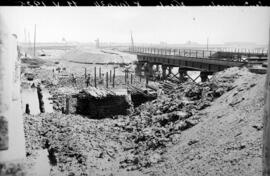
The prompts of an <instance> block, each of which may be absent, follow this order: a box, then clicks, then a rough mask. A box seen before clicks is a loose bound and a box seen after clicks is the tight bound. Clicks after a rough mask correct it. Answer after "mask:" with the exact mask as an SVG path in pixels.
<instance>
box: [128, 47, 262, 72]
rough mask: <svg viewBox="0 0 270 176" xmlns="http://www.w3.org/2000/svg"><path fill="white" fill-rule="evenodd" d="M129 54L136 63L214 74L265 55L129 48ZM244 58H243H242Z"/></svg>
mask: <svg viewBox="0 0 270 176" xmlns="http://www.w3.org/2000/svg"><path fill="white" fill-rule="evenodd" d="M129 52H131V53H134V54H136V55H137V56H138V61H141V62H148V63H152V64H162V65H167V66H175V67H183V68H187V69H191V70H201V71H209V72H216V71H220V70H223V69H225V68H228V67H234V66H242V65H245V64H247V63H248V61H247V60H246V59H244V57H246V58H247V57H258V58H263V57H265V56H267V53H265V52H264V53H250V52H249V53H240V52H235V53H233V52H220V51H206V50H191V49H189V50H186V49H160V48H143V47H134V48H130V50H129ZM243 56H244V57H243Z"/></svg>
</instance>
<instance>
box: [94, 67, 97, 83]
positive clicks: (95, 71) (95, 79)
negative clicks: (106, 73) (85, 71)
mask: <svg viewBox="0 0 270 176" xmlns="http://www.w3.org/2000/svg"><path fill="white" fill-rule="evenodd" d="M94 75H95V77H94V81H95V88H97V68H96V67H95V69H94Z"/></svg>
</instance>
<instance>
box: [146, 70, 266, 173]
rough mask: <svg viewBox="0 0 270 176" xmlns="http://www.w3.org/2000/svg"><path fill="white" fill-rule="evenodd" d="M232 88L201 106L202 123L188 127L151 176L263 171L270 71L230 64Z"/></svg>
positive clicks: (151, 171)
mask: <svg viewBox="0 0 270 176" xmlns="http://www.w3.org/2000/svg"><path fill="white" fill-rule="evenodd" d="M221 75H222V76H223V77H231V76H233V75H238V78H236V79H235V81H234V82H233V84H232V86H233V89H232V90H231V91H228V92H227V93H224V94H223V95H222V96H221V97H220V98H218V99H216V100H215V101H214V102H213V103H212V104H211V106H209V107H207V108H206V109H204V110H202V111H200V112H199V113H198V114H197V116H199V117H200V120H201V122H200V123H198V124H197V125H196V126H194V127H193V128H190V129H188V130H185V131H184V132H183V133H182V134H181V136H180V137H179V142H178V144H177V145H174V146H172V147H171V148H170V149H169V150H168V152H167V153H166V154H165V155H164V158H165V159H164V160H165V162H164V163H162V164H159V165H156V166H155V167H153V168H151V169H148V173H151V174H152V175H164V174H165V173H166V175H190V176H191V175H239V176H242V175H246V176H249V175H250V176H253V175H261V174H262V128H263V125H262V120H263V106H264V84H265V75H258V74H253V73H250V72H248V71H247V69H240V70H239V69H237V68H231V69H228V70H226V71H224V72H220V73H218V75H217V76H221Z"/></svg>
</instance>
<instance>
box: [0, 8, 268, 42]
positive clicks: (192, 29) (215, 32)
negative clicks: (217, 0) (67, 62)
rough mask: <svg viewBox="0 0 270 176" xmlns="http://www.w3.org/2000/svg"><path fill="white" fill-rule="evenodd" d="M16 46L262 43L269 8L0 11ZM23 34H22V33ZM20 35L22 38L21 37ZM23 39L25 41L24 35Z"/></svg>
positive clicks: (264, 38)
mask: <svg viewBox="0 0 270 176" xmlns="http://www.w3.org/2000/svg"><path fill="white" fill-rule="evenodd" d="M0 12H1V13H2V15H3V16H4V17H5V18H6V19H7V24H8V26H9V30H10V32H11V33H15V34H17V36H18V40H19V41H20V42H24V41H25V38H28V33H29V35H30V40H31V41H33V38H34V26H35V24H36V30H37V34H36V40H37V42H61V41H62V39H63V38H65V39H66V40H67V41H77V42H94V40H96V39H97V38H99V39H100V41H101V42H116V43H118V42H119V43H129V42H130V38H131V37H130V32H131V31H132V33H133V39H134V42H135V44H136V43H153V44H154V43H160V42H167V43H169V44H176V43H177V44H179V43H185V42H187V41H192V42H198V43H202V44H203V43H206V41H207V38H208V40H209V44H223V43H224V42H253V43H256V44H268V40H269V27H270V8H269V7H218V6H216V7H160V6H159V7H0ZM25 31H26V32H25ZM25 33H26V35H25ZM25 36H26V37H25Z"/></svg>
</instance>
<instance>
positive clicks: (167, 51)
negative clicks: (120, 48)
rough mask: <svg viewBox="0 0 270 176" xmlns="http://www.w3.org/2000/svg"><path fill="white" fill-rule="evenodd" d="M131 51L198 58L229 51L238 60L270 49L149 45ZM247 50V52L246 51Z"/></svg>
mask: <svg viewBox="0 0 270 176" xmlns="http://www.w3.org/2000/svg"><path fill="white" fill-rule="evenodd" d="M129 51H130V52H134V53H142V54H150V55H160V56H182V57H192V58H198V59H207V58H212V57H213V58H214V57H217V55H215V54H216V53H217V52H223V53H224V52H228V53H230V54H231V55H230V56H231V57H233V56H235V58H236V60H237V59H238V60H239V59H240V60H239V61H241V57H242V55H246V56H251V55H254V54H256V55H259V56H265V57H266V56H267V54H268V50H261V51H260V52H258V51H257V52H255V50H254V51H253V52H252V51H250V50H239V49H238V50H237V49H235V50H203V49H202V50H194V49H172V48H148V47H130V48H129ZM244 51H246V52H244Z"/></svg>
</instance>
